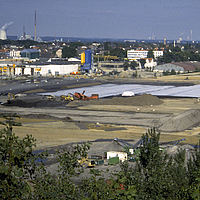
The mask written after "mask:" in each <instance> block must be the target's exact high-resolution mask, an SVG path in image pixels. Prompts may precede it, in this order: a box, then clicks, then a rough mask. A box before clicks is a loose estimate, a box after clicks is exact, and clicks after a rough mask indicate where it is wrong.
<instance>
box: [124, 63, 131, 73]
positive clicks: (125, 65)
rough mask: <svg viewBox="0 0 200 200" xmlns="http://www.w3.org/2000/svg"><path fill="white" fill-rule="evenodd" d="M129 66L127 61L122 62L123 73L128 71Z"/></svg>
mask: <svg viewBox="0 0 200 200" xmlns="http://www.w3.org/2000/svg"><path fill="white" fill-rule="evenodd" d="M129 66H130V64H129V62H127V61H126V62H124V64H123V67H124V71H126V70H128V68H129Z"/></svg>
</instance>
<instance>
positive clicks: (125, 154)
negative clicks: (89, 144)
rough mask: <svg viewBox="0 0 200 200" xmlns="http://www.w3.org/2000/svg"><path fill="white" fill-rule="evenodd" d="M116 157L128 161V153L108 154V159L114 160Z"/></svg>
mask: <svg viewBox="0 0 200 200" xmlns="http://www.w3.org/2000/svg"><path fill="white" fill-rule="evenodd" d="M114 157H119V160H120V161H122V162H124V161H125V160H127V153H125V152H120V151H119V152H118V151H108V152H107V159H109V158H114Z"/></svg>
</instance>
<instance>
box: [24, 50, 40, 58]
mask: <svg viewBox="0 0 200 200" xmlns="http://www.w3.org/2000/svg"><path fill="white" fill-rule="evenodd" d="M20 55H21V58H22V59H24V60H37V59H39V51H38V50H37V49H24V50H22V51H21V52H20Z"/></svg>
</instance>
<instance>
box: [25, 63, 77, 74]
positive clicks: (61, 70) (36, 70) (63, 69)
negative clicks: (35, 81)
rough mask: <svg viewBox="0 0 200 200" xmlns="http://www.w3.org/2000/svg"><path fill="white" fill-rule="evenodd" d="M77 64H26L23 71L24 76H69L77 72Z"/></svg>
mask: <svg viewBox="0 0 200 200" xmlns="http://www.w3.org/2000/svg"><path fill="white" fill-rule="evenodd" d="M78 67H79V64H63V65H59V64H45V65H40V64H31V65H29V64H27V65H26V66H25V69H24V74H25V75H32V76H39V75H42V76H50V75H53V76H58V75H61V76H64V75H69V74H70V73H71V72H74V71H78Z"/></svg>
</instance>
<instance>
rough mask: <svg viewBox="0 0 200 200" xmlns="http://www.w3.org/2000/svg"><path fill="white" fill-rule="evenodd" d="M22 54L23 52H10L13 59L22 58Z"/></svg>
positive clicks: (16, 50)
mask: <svg viewBox="0 0 200 200" xmlns="http://www.w3.org/2000/svg"><path fill="white" fill-rule="evenodd" d="M20 52H21V50H18V49H11V50H10V57H11V58H20V57H21V55H20Z"/></svg>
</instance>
